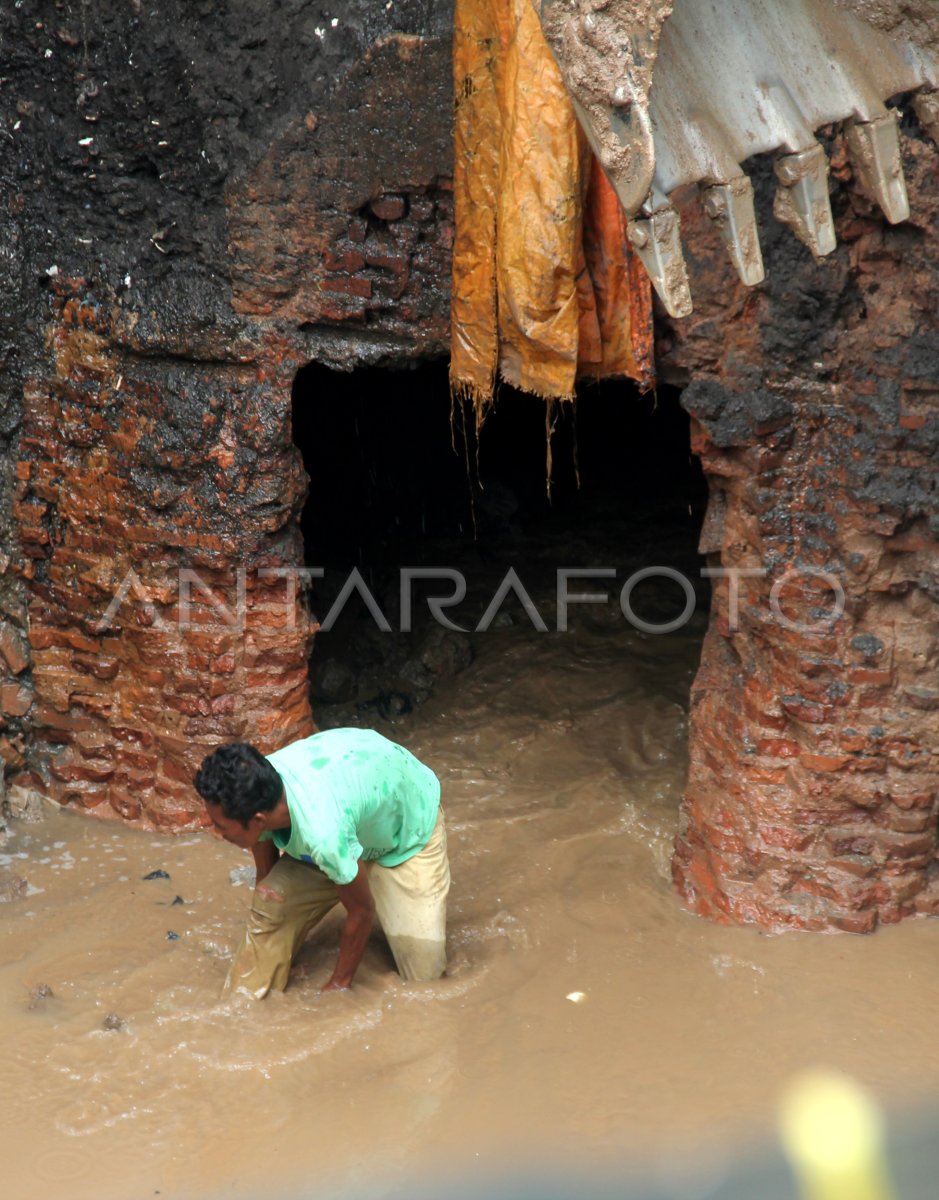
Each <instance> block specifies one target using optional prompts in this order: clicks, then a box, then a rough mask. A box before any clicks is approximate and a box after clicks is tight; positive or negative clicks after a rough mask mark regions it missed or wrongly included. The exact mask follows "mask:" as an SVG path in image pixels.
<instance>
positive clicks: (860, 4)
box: [835, 0, 939, 47]
mask: <svg viewBox="0 0 939 1200" xmlns="http://www.w3.org/2000/svg"><path fill="white" fill-rule="evenodd" d="M835 4H836V5H837V6H838V7H839V8H843V9H845V10H846V11H847V12H851V13H854V15H855V16H857V17H863V19H864V20H865V21H869V22H870V23H871V25H874V26H875V27H876V28H877V29H882V30H884V32H885V33H893V34H897V35H898V36H900V37H902V38H904V39H908V40H909V41H911V42H914V43H918V44H919V45H922V46H931V47H936V46H939V13H937V12H936V9H935V5H933V4H931V3H930V2H929V0H835Z"/></svg>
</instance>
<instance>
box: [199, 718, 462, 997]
mask: <svg viewBox="0 0 939 1200" xmlns="http://www.w3.org/2000/svg"><path fill="white" fill-rule="evenodd" d="M195 785H196V790H197V791H198V792H199V794H200V795H201V796H202V799H203V800H204V801H205V807H206V810H207V812H208V815H209V817H210V818H211V821H212V824H213V825H214V826H215V828H216V829H217V830H218V831H219V833H220V834H221V835H222V837H224V838H225V839H226V840H227V841H229V842H233V843H234V844H235V845H236V846H242V847H244V848H245V849H247V850H250V851H251V852H252V854H253V855H254V861H255V864H256V866H257V885H256V887H255V891H254V902H253V904H252V906H251V913H250V915H249V917H248V926H247V929H246V931H245V936H244V941H243V942H242V944H241V947H240V949H239V950H238V952H237V954H236V955H235V958H234V960H233V962H232V965H231V969H230V970H229V972H228V978H227V980H226V981H225V991H226V992H228V991H231V990H239V991H240V990H244V991H247V992H250V993H251V994H252V995H253V996H255V997H256V998H257V999H259V1000H260V999H261V998H262V997H264V996H266V995H267V993H268V992H269V991H270V990H271V988H276V989H278V990H279V991H283V989H284V988H285V987H286V986H287V977H288V975H289V973H290V965H291V963H292V962H293V960H294V957H295V956H296V954H297V951H298V950H299V949H300V946H301V944H302V943H303V939H304V938H305V937H306V935H307V933H309V931H310V930H311V929H312V928H313V926H314V925H316V923H317V922H318V921H320V920H322V918H323V917H324V916H325V915H326V913H328V912H329V910H330V909H331V908H333V906H334V905H335V904H336V903H337V902H341V903H342V905H343V907H344V908H345V910H346V921H345V925H344V926H343V930H342V935H341V938H340V942H339V958H338V960H337V962H336V966H335V968H334V970H333V973H332V975H331V976H330V978H329V981H328V982H327V983H326V985H325V986H324V988H323V990H324V991H330V990H333V989H336V988H347V987H349V986H351V984H352V979H353V976H354V975H355V971H356V968H357V967H358V965H359V962H360V961H361V958H362V954H363V953H364V951H365V945H366V942H367V941H368V936H369V932H370V931H371V928H372V925H373V923H374V920H375V917H376V916H377V917H378V920H379V921H380V922H381V926H382V928H383V930H384V932H385V936H386V937H387V939H388V942H389V944H390V946H391V952H392V954H393V955H394V960H395V964H396V966H397V968H398V972H399V974H400V975H401V976H402V978H404V979H409V980H419V979H420V980H426V979H438V978H439V977H440V976H441V975H442V974H443V973H444V971H445V970H446V966H447V959H446V950H445V945H444V939H445V926H446V913H447V892H448V891H449V889H450V866H449V863H448V861H447V835H446V832H445V830H444V824H443V814H442V812H441V810H440V783H439V781H438V779H437V777H436V775H434V773H433V771H431V770H430V768H429V767H425V766H424V764H423V763H421V762H419V761H418V759H416V758H415V757H414V755H413V754H410V753H409V752H408V751H407V750H405V749H404V747H403V746H398V745H396V744H395V743H394V742H391V741H389V740H388V739H387V738H385V737H382V735H381V734H380V733H376V732H374V731H373V730H369V729H331V730H327V731H325V732H324V733H316V734H314V735H313V736H312V737H308V738H304V739H303V740H301V741H299V742H293V743H292V744H291V745H289V746H285V747H284V749H283V750H278V751H277V752H276V753H274V754H270V755H268V756H267V757H266V758H265V757H264V756H263V755H261V754H260V753H259V752H258V751H257V750H256V749H255V748H254V747H253V746H249V745H246V744H244V743H236V744H235V745H231V746H222V747H220V748H219V749H218V750H215V751H214V752H213V753H212V754H210V755H208V756H207V757H206V758H205V759H204V761H203V763H202V766H201V767H200V768H199V771H198V772H197V774H196V778H195Z"/></svg>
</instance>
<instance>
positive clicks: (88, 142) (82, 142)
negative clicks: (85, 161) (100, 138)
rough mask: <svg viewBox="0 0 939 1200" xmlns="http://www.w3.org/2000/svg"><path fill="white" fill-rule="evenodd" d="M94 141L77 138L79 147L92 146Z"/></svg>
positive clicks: (88, 138) (92, 139)
mask: <svg viewBox="0 0 939 1200" xmlns="http://www.w3.org/2000/svg"><path fill="white" fill-rule="evenodd" d="M94 140H95V139H94V138H90V137H86V138H79V139H78V144H79V146H90V145H92V143H93V142H94Z"/></svg>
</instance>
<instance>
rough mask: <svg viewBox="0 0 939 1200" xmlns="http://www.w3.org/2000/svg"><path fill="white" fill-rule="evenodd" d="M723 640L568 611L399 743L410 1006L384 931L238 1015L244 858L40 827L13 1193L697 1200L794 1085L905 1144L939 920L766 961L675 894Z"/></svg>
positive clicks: (6, 1023)
mask: <svg viewBox="0 0 939 1200" xmlns="http://www.w3.org/2000/svg"><path fill="white" fill-rule="evenodd" d="M537 600H538V603H539V605H540V606H541V608H542V611H543V612H544V613H545V615H546V616H547V617H549V618H550V617H552V616H553V615H554V614H553V613H552V610H551V599H550V596H549V595H547V594H545V593H543V592H538V593H537ZM517 615H518V614H517ZM702 627H703V619H702V617H700V616H699V617H695V618H694V619H693V620H692V621H691V623H690V624H689V625H688V626H687V627H686V628H685V629H684V630H683V631H682V632H681V633H679V634H675V635H671V636H668V637H657V638H656V637H649V636H645V635H643V634H641V633H640V632H639V631H637V630H634V629H630V628H629V627H628V625H627V624H626V623H625V622H624V620H623V617H622V614H621V613H619V612H618V611H617V609H616V607H615V605H583V606H580V607H577V608H576V609H575V610H572V620H571V630H570V632H569V633H567V634H553V633H552V634H537V633H535V632H534V631H533V630H532V629H531V628H530V626H527V625H526V624H525V623H524V622H523V621H518V622H517V623H516V624H514V625H511V626H504V627H501V628H499V629H495V630H493V631H492V632H491V633H490V634H489V636H488V638H486V639H484V640H482V641H481V642H480V644H479V646H478V647H477V650H478V653H477V656H476V658H475V660H474V661H473V663H472V664H471V665H469V666H468V667H467V668H466V669H465V670H464V671H463V672H462V673H461V674H460V675H459V676H458V677H456V678H454V679H452V680H451V681H449V682H445V683H443V684H441V686H440V687H439V689H438V690H437V692H436V693H435V695H434V696H433V697H432V698H431V699H430V700H429V701H428V702H427V704H426V705H424V706H423V707H422V708H421V709H419V710H418V711H417V712H415V713H414V714H411V715H410V716H407V717H405V718H403V719H401V720H397V721H395V722H394V723H387V722H382V721H376V722H375V723H376V725H377V727H379V728H380V729H382V730H383V731H384V732H386V733H387V734H389V735H390V736H392V737H394V738H396V739H398V740H399V741H401V742H403V743H404V744H406V745H408V746H409V747H410V748H411V749H412V750H414V751H415V752H416V753H417V754H419V755H420V756H421V757H422V758H423V759H424V760H425V761H427V762H428V763H430V764H432V765H433V766H434V768H435V769H436V770H437V772H438V773H439V774H440V776H441V779H442V782H443V797H444V806H445V809H446V813H447V822H448V830H449V841H450V854H451V863H452V873H453V881H454V882H453V888H452V891H451V904H450V914H449V954H450V973H449V976H448V978H446V979H444V980H442V981H440V982H439V983H437V984H433V985H412V986H407V985H404V984H402V983H401V982H400V981H399V980H398V979H397V977H396V975H395V974H394V972H393V968H392V963H391V959H390V955H389V952H388V950H387V947H386V946H385V944H384V942H383V940H382V939H381V936H380V935H379V934H376V935H375V936H374V937H373V939H372V942H371V944H370V946H369V948H368V950H367V952H366V956H365V959H364V961H363V964H362V967H361V968H360V971H359V975H358V977H357V982H356V986H355V987H354V989H353V990H352V991H351V992H348V993H331V994H328V995H325V996H324V995H320V994H319V992H318V988H319V986H320V985H321V984H322V983H323V982H324V981H325V979H326V978H327V977H328V974H329V971H330V969H331V966H332V963H333V961H334V957H335V953H336V941H337V936H338V914H337V915H336V916H335V917H330V918H328V919H327V922H326V925H325V927H324V928H322V929H321V930H320V931H318V932H316V933H314V934H313V935H312V937H311V939H310V941H309V943H308V944H307V946H306V948H305V949H304V951H303V952H302V955H301V958H300V961H299V963H298V966H297V968H296V970H295V972H294V975H293V979H292V983H291V986H290V988H289V989H288V991H287V992H286V993H285V994H284V995H283V996H279V995H275V996H272V997H270V998H269V999H268V1000H266V1001H264V1002H263V1003H261V1004H257V1003H255V1002H249V1001H247V1000H237V1001H229V1002H225V1003H221V1002H220V1001H219V999H218V993H219V988H220V987H221V984H222V981H223V979H224V975H225V970H226V963H227V960H228V958H229V956H230V955H231V953H232V951H233V949H234V947H235V946H236V944H237V941H238V939H239V935H240V928H241V922H242V920H243V917H244V913H245V909H246V906H247V904H248V898H249V897H248V891H247V888H246V887H245V886H243V884H242V885H240V886H233V885H232V882H231V881H230V873H231V872H232V871H233V870H235V869H237V868H238V867H241V866H243V865H244V864H245V862H246V858H245V856H244V855H243V854H242V853H241V852H239V851H237V850H236V849H234V848H232V847H230V846H228V845H226V844H225V843H221V842H219V841H217V840H215V839H213V838H211V837H210V836H209V835H208V834H200V835H189V836H185V837H182V838H177V839H168V838H165V837H163V838H160V837H154V836H153V835H152V834H145V833H142V832H140V831H136V830H133V829H119V828H115V827H114V826H108V825H102V824H101V823H99V822H89V821H87V820H83V819H82V818H80V817H78V816H76V815H74V814H69V813H64V814H61V815H56V816H54V817H51V818H49V819H48V820H47V821H45V822H44V823H43V824H41V825H34V826H22V825H20V826H17V827H16V830H15V834H14V836H13V838H12V839H11V840H10V842H9V843H8V845H7V846H6V847H5V848H4V849H3V851H2V853H3V854H4V856H5V857H3V858H2V859H0V873H2V876H3V878H4V879H10V878H11V877H12V876H17V877H19V878H21V879H23V880H24V881H25V887H23V886H20V887H19V889H18V893H17V895H16V896H15V897H13V898H11V900H10V902H9V903H6V904H0V932H2V935H3V936H2V947H3V949H2V953H0V1028H2V1031H3V1038H2V1045H3V1050H2V1052H0V1079H2V1082H3V1088H4V1094H5V1095H7V1096H9V1097H15V1103H16V1112H18V1113H21V1114H23V1118H22V1119H21V1120H18V1121H11V1122H7V1123H6V1124H5V1125H4V1129H3V1133H2V1135H0V1157H2V1161H3V1164H4V1179H5V1181H6V1186H7V1188H8V1190H9V1191H10V1193H11V1194H15V1195H17V1196H23V1197H37V1198H38V1197H43V1196H47V1195H48V1194H49V1193H50V1191H54V1190H63V1189H64V1190H65V1191H67V1193H68V1195H69V1197H70V1198H72V1200H84V1198H85V1197H88V1198H89V1200H90V1198H91V1197H94V1200H112V1198H113V1200H126V1198H127V1197H128V1196H152V1195H153V1194H154V1193H156V1192H159V1193H160V1195H161V1196H162V1197H164V1198H166V1200H183V1198H184V1197H185V1198H187V1200H188V1198H190V1197H192V1196H196V1195H198V1196H200V1197H205V1198H206V1200H209V1198H211V1197H215V1196H222V1195H229V1196H230V1195H235V1196H245V1197H252V1196H260V1195H264V1196H274V1197H279V1196H282V1195H283V1196H287V1195H300V1194H307V1193H308V1191H309V1188H310V1186H311V1183H310V1181H311V1180H312V1179H315V1181H316V1188H317V1189H318V1190H321V1191H324V1192H328V1193H343V1194H344V1193H351V1194H354V1195H368V1196H385V1195H391V1194H399V1195H400V1194H410V1193H411V1192H412V1191H413V1186H414V1184H413V1181H414V1180H415V1179H416V1180H417V1181H418V1183H427V1184H428V1185H429V1186H430V1187H431V1190H434V1189H436V1191H437V1192H438V1193H439V1189H440V1187H441V1186H443V1185H445V1186H446V1189H447V1190H448V1191H452V1190H453V1189H454V1188H455V1187H456V1186H457V1185H459V1184H460V1183H461V1182H465V1181H466V1180H467V1179H468V1178H469V1177H470V1176H471V1174H472V1173H474V1172H478V1171H480V1170H482V1171H496V1172H497V1173H498V1172H500V1171H501V1170H503V1169H505V1166H506V1164H508V1165H509V1166H510V1167H513V1168H517V1167H520V1166H521V1167H531V1166H534V1167H535V1168H537V1169H539V1170H541V1171H544V1170H549V1171H553V1170H554V1169H555V1168H556V1167H557V1166H558V1165H559V1164H560V1165H561V1166H564V1167H566V1168H568V1169H570V1170H572V1171H575V1172H580V1173H581V1174H580V1180H581V1182H580V1184H579V1188H580V1189H581V1190H583V1187H584V1182H583V1181H584V1179H587V1180H588V1181H589V1180H591V1179H595V1178H596V1177H597V1176H598V1175H599V1174H600V1173H601V1172H602V1171H604V1169H610V1170H613V1171H615V1173H617V1175H619V1176H620V1178H622V1175H623V1173H624V1170H625V1168H624V1164H625V1163H628V1164H631V1165H635V1164H645V1165H651V1166H652V1167H653V1169H654V1170H653V1173H654V1175H655V1177H656V1178H658V1179H659V1180H660V1181H661V1180H663V1179H668V1180H671V1181H673V1182H671V1183H670V1184H669V1186H668V1188H666V1189H665V1193H666V1194H668V1195H671V1196H675V1195H688V1194H691V1193H690V1192H689V1188H690V1187H691V1184H685V1185H679V1184H678V1183H676V1182H674V1181H675V1179H676V1178H677V1177H680V1176H681V1175H682V1174H687V1175H690V1176H691V1178H692V1180H694V1181H695V1186H697V1187H698V1188H699V1190H698V1191H697V1192H694V1193H693V1194H699V1195H700V1194H702V1191H701V1190H700V1189H701V1188H702V1187H703V1186H704V1183H705V1182H707V1185H708V1186H710V1184H711V1183H716V1182H718V1181H719V1180H720V1178H721V1177H722V1170H723V1168H722V1166H721V1161H720V1160H721V1153H722V1151H723V1150H724V1149H725V1148H728V1147H729V1148H731V1151H732V1153H733V1152H736V1151H737V1150H738V1149H739V1147H741V1146H743V1145H746V1144H747V1143H749V1142H752V1141H753V1140H754V1139H757V1140H760V1139H764V1138H768V1137H769V1136H770V1131H771V1129H772V1126H773V1123H774V1119H775V1118H774V1106H775V1102H776V1098H777V1096H778V1093H779V1090H780V1088H781V1086H782V1084H783V1082H784V1081H785V1080H786V1079H787V1078H788V1077H789V1076H790V1075H791V1073H792V1072H793V1071H794V1070H796V1069H798V1068H800V1067H803V1066H807V1065H813V1064H818V1063H823V1064H829V1065H834V1066H836V1067H840V1068H842V1069H844V1070H846V1071H848V1072H849V1073H850V1074H851V1075H853V1076H855V1077H857V1078H859V1079H860V1080H862V1081H863V1082H864V1083H866V1084H868V1085H870V1086H871V1087H872V1088H873V1089H874V1091H875V1093H876V1094H877V1095H878V1096H879V1097H880V1098H881V1099H883V1100H884V1101H885V1102H886V1103H887V1104H888V1105H890V1106H891V1108H892V1109H893V1110H894V1111H895V1112H896V1113H897V1114H898V1118H899V1120H900V1121H901V1123H902V1121H903V1120H905V1119H906V1114H907V1113H908V1112H909V1111H911V1110H912V1109H916V1108H918V1107H919V1106H921V1105H922V1104H923V1103H924V1102H928V1099H929V1097H931V1096H932V1095H933V1094H935V1092H936V1090H937V1088H939V1056H937V1054H936V1051H935V1049H934V1046H933V1039H931V1038H930V1036H929V1034H928V1031H929V1030H930V1029H931V1028H932V1026H933V1025H934V1024H935V1022H936V1020H937V1018H939V1011H937V1004H939V1001H937V999H936V997H937V994H939V988H937V983H939V980H937V968H936V951H937V944H936V942H937V936H939V926H937V925H936V924H935V923H933V922H927V921H918V922H911V923H908V924H907V925H905V926H903V927H901V928H897V929H890V930H885V931H882V932H880V933H878V934H877V935H876V936H875V937H873V938H868V939H861V938H857V939H848V938H844V939H837V940H835V939H830V938H816V939H812V938H808V937H804V936H798V935H792V936H789V937H785V938H768V937H765V936H762V935H761V934H759V933H758V932H756V931H755V930H746V929H727V928H721V927H717V926H714V925H712V924H710V923H707V922H702V921H699V920H698V919H696V918H694V917H692V916H690V915H689V914H688V913H687V912H685V911H684V910H683V909H682V907H681V905H680V904H679V903H678V901H677V899H676V897H675V895H674V893H673V891H672V889H671V886H670V883H669V857H670V854H671V841H672V837H673V835H674V832H675V829H676V825H677V819H678V805H679V801H680V798H681V794H682V789H683V786H684V774H685V738H686V723H687V696H688V687H689V683H690V680H691V676H692V674H693V672H694V670H695V668H696V665H697V655H698V649H699V645H700V637H701V633H702V631H703V629H702ZM161 872H162V873H163V874H161ZM235 878H236V880H239V881H240V877H239V875H237V874H236V876H235ZM702 1156H703V1157H702ZM702 1161H703V1162H706V1163H707V1164H709V1165H708V1166H707V1171H706V1176H707V1179H706V1181H705V1180H704V1177H703V1176H702V1175H701V1171H702ZM715 1164H716V1165H715ZM662 1186H663V1187H664V1184H663V1185H662ZM683 1188H684V1190H682V1189H683ZM486 1190H487V1194H488V1192H490V1191H491V1185H490V1186H489V1187H487V1189H486ZM705 1194H706V1193H705ZM783 1194H785V1193H783Z"/></svg>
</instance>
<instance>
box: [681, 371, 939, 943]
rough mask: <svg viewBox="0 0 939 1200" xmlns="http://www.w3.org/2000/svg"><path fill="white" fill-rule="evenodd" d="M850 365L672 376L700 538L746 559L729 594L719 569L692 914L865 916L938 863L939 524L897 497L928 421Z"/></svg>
mask: <svg viewBox="0 0 939 1200" xmlns="http://www.w3.org/2000/svg"><path fill="white" fill-rule="evenodd" d="M857 386H858V385H857V383H855V384H854V385H853V389H852V392H850V393H849V392H847V390H846V389H843V388H841V387H838V386H830V385H819V384H813V383H808V382H805V381H799V380H791V381H789V382H788V383H787V384H786V385H784V386H781V387H779V388H778V389H776V390H772V391H771V390H769V389H765V390H762V391H757V392H755V393H735V392H730V391H729V390H727V389H725V388H723V387H722V386H721V385H719V384H716V383H708V382H701V383H697V384H693V385H692V386H691V387H690V388H689V389H688V390H687V392H686V404H687V407H688V409H689V410H690V412H691V413H692V416H693V448H694V451H695V453H697V454H700V455H701V459H702V462H703V464H704V467H705V470H706V471H707V473H708V476H709V481H710V484H711V488H712V494H711V502H710V504H711V509H710V519H709V523H708V525H707V526H706V528H705V542H704V546H705V549H707V550H709V551H711V552H712V556H713V561H714V562H715V563H719V564H720V566H721V567H722V568H724V569H725V570H726V569H727V568H731V569H737V570H740V571H741V574H740V575H738V576H737V577H736V586H737V590H738V599H737V602H736V603H735V601H734V598H733V595H732V590H733V586H734V583H733V581H732V578H731V577H727V578H724V579H715V581H714V583H715V587H714V599H713V611H712V623H711V628H710V629H709V631H708V634H707V636H706V640H705V644H704V651H703V655H702V662H701V667H700V670H699V672H698V676H697V678H696V680H695V683H694V688H693V692H692V723H691V740H692V752H691V770H690V776H689V781H688V791H687V798H686V803H685V810H684V815H683V821H682V828H681V832H680V834H679V837H678V840H677V848H676V855H675V859H674V874H675V879H676V882H677V884H678V886H679V888H680V889H681V891H682V892H683V893H684V895H685V896H686V898H687V899H688V901H689V903H690V904H691V905H692V906H693V907H694V908H695V909H696V911H698V912H700V913H702V914H703V915H706V916H712V917H717V918H719V919H720V918H724V919H732V920H738V921H753V922H756V923H757V924H760V925H762V926H765V927H777V926H785V925H794V926H798V927H800V928H806V929H819V928H826V927H830V926H834V927H837V928H839V929H848V930H853V931H859V932H863V931H866V930H869V929H871V928H873V927H874V925H875V924H876V923H877V921H878V919H879V920H881V921H896V920H899V919H900V917H902V916H905V915H908V914H910V913H912V912H914V911H915V910H916V903H917V897H918V896H920V895H921V893H923V891H924V888H926V887H927V885H928V883H929V882H930V880H931V879H932V877H933V875H934V873H935V870H936V867H935V853H936V809H937V789H939V765H937V761H936V757H935V754H934V753H931V751H934V750H935V723H936V711H935V710H937V709H939V680H937V679H936V650H937V640H939V624H937V611H939V610H937V608H936V600H937V599H939V593H937V592H936V591H935V585H936V582H937V580H936V567H937V559H936V552H937V542H936V539H935V537H934V536H933V535H932V534H931V532H930V530H929V527H928V526H929V522H928V513H916V514H914V513H913V512H911V511H910V506H911V504H912V505H915V503H916V497H917V494H918V493H919V495H920V496H921V497H924V496H925V492H924V491H923V489H922V487H921V486H920V485H921V483H925V480H926V478H927V477H928V474H929V472H930V471H931V470H932V471H934V470H935V462H936V459H935V457H934V456H935V455H936V452H937V450H939V439H937V437H936V434H937V432H939V431H937V430H936V428H935V423H934V424H933V432H932V434H931V435H930V436H928V437H927V436H925V435H924V426H919V428H917V429H915V430H908V431H905V432H904V430H903V426H902V425H901V424H900V422H901V420H902V418H903V410H902V408H901V400H900V391H899V387H898V385H897V384H896V382H895V381H893V382H886V383H884V384H883V385H882V386H878V384H877V383H876V382H875V381H873V380H871V381H870V387H869V394H866V395H865V394H858V393H857V391H856V389H857ZM901 443H902V445H903V447H904V449H903V452H902V453H898V450H899V444H901ZM890 489H895V491H896V499H895V504H893V505H891V504H890V503H889V501H887V500H886V492H887V491H889V490H890ZM881 495H883V496H884V498H883V499H879V498H878V497H879V496H881ZM891 509H892V511H891ZM757 571H762V572H765V574H755V572H757ZM930 591H932V595H930ZM842 597H843V599H842ZM735 607H736V608H737V610H738V611H737V614H736V615H737V619H736V622H735V621H734V619H733V618H734V613H733V610H734V608H735Z"/></svg>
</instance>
